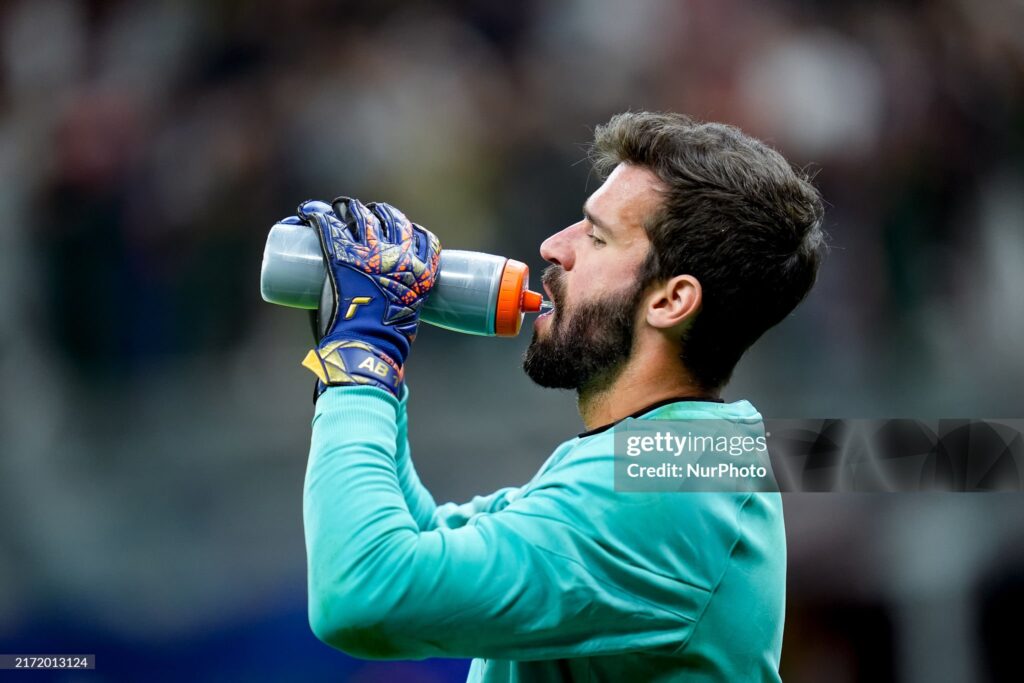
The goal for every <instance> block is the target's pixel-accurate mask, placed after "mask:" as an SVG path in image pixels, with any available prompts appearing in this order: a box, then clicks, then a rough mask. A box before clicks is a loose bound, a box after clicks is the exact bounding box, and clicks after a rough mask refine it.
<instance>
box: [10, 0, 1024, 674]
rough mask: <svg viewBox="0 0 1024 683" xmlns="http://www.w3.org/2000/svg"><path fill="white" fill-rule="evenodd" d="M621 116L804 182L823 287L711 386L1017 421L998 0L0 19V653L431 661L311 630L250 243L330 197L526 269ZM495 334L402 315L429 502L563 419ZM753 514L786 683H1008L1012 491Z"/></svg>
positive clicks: (1016, 549)
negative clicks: (779, 626)
mask: <svg viewBox="0 0 1024 683" xmlns="http://www.w3.org/2000/svg"><path fill="white" fill-rule="evenodd" d="M627 108H631V109H659V110H676V111H682V112H686V113H690V114H692V115H694V116H697V117H700V118H706V119H714V120H720V121H725V122H729V123H734V124H737V125H739V126H741V127H743V128H744V129H745V130H746V131H748V132H750V133H752V134H755V135H758V136H762V137H764V138H765V139H766V140H768V141H769V142H771V143H772V144H774V145H776V146H777V147H778V148H780V149H781V150H782V151H783V152H784V153H785V154H786V155H787V157H789V158H790V159H791V160H793V161H794V162H796V163H797V164H799V165H801V166H803V165H810V168H811V169H817V170H818V171H819V172H818V175H817V182H818V184H819V185H820V187H821V189H822V191H823V193H824V195H825V197H826V198H827V200H828V202H829V205H830V206H829V211H828V218H827V226H826V227H827V230H828V232H829V233H830V235H831V242H832V245H833V248H832V251H831V253H830V255H829V256H828V258H827V260H826V262H825V264H824V267H823V269H822V272H821V278H820V281H819V284H818V286H817V288H816V289H815V290H814V292H813V293H812V295H811V297H810V298H809V300H808V301H807V302H806V303H805V304H804V305H803V306H802V307H801V308H800V309H799V311H798V312H797V313H796V314H794V315H793V316H791V317H790V318H789V319H788V320H787V321H785V323H784V324H783V325H781V326H780V327H779V328H777V329H775V330H773V331H771V332H770V333H769V334H768V335H767V336H766V337H765V338H764V339H763V340H762V341H761V342H760V343H759V344H758V346H757V348H756V350H755V351H754V352H752V353H751V354H749V356H748V357H747V358H746V359H745V360H744V361H743V362H742V364H741V366H740V367H739V369H738V371H737V374H736V378H735V381H734V382H733V384H732V385H731V386H730V388H729V389H728V391H727V393H726V397H727V398H729V399H735V398H739V397H745V398H749V399H750V400H751V401H753V403H754V404H755V405H757V406H758V407H759V408H760V409H761V411H762V412H763V413H764V414H765V415H767V416H775V417H829V416H832V417H886V416H894V417H942V416H953V417H1020V416H1021V415H1022V414H1024V412H1022V410H1024V394H1022V391H1021V382H1022V379H1024V354H1021V351H1020V344H1021V341H1020V340H1021V339H1022V337H1024V306H1022V303H1021V292H1022V291H1024V275H1022V271H1021V263H1024V229H1022V228H1024V10H1022V6H1021V5H1020V3H1017V2H998V1H996V0H937V1H935V2H912V1H905V2H896V3H885V2H859V3H841V2H821V3H812V2H780V1H774V2H764V1H757V0H701V1H698V2H672V1H668V0H644V1H642V2H641V1H634V2H613V1H612V0H597V1H583V0H575V1H572V2H540V1H529V2H515V3H512V2H508V3H501V2H485V1H483V0H479V1H477V0H462V1H459V2H443V3H442V2H433V3H431V2H410V3H398V2H359V3H344V2H338V3H330V2H322V1H317V0H300V1H293V2H225V1H220V2H201V1H199V0H193V1H191V2H187V1H179V2H171V1H163V2H160V1H144V2H128V1H123V2H105V1H99V0H93V1H82V2H77V1H74V0H35V1H31V2H30V1H21V2H5V3H3V4H2V6H0V209H2V216H3V219H2V225H0V378H2V381H0V586H3V588H2V590H0V652H5V653H15V652H26V653H46V652H74V653H84V652H89V653H96V654H98V655H99V662H100V667H99V669H98V670H97V671H96V672H93V673H90V674H79V675H66V676H55V677H54V678H55V679H56V680H65V681H78V680H83V681H84V680H90V681H92V680H103V681H115V680H141V679H142V678H145V680H152V681H164V680H166V681H177V680H199V681H206V680H209V681H214V680H218V681H219V680H349V681H371V680H406V681H422V682H428V681H429V682H439V681H450V680H462V677H463V676H464V672H465V670H466V662H460V661H432V662H423V663H395V664H380V663H377V664H371V663H364V662H359V661H356V660H352V659H349V658H347V657H346V656H344V655H342V654H340V653H336V652H334V651H332V650H330V649H328V648H327V647H326V646H323V645H321V644H319V643H318V642H317V641H316V640H315V639H314V638H313V636H312V635H311V634H310V632H309V630H308V628H307V625H306V616H305V575H304V571H305V563H304V551H303V543H302V533H301V507H300V496H301V487H302V476H303V468H304V463H305V451H306V448H307V444H308V434H309V431H308V430H309V418H310V415H311V404H310V398H311V386H310V384H311V379H312V378H311V377H310V376H309V374H308V373H307V372H305V371H304V370H302V369H301V368H300V367H299V365H298V362H299V360H300V359H301V357H302V355H303V353H304V351H305V349H306V348H307V346H308V342H309V340H308V337H307V335H308V331H307V328H306V324H305V320H304V318H303V316H302V315H301V314H300V313H298V312H296V311H292V310H286V309H281V308H276V307H272V306H269V305H266V304H264V303H263V302H262V301H261V300H260V297H259V293H258V272H259V264H260V257H261V253H262V246H263V239H264V237H265V234H266V231H267V229H268V227H269V226H270V224H271V223H272V222H273V221H274V220H275V219H277V218H280V217H282V216H285V215H287V214H289V213H291V212H292V210H293V208H294V206H295V204H296V203H297V202H298V201H300V200H302V199H305V198H308V197H320V198H330V197H332V196H334V195H335V194H338V193H342V192H344V193H348V194H352V195H355V196H359V197H361V198H365V199H367V200H370V199H384V200H387V201H389V202H391V203H394V204H396V205H397V206H399V207H401V208H402V209H404V210H405V211H406V212H407V213H408V214H409V215H410V216H412V217H413V219H414V220H416V221H418V222H421V223H423V224H424V225H427V226H428V227H430V228H431V229H433V230H434V231H435V232H437V233H438V234H439V235H440V237H441V239H442V241H443V242H444V244H445V245H447V246H450V247H459V248H467V249H478V250H484V251H490V252H495V253H500V254H505V255H508V256H511V257H514V258H518V259H521V260H524V261H526V262H527V263H529V264H530V265H531V267H532V269H533V272H534V282H537V278H538V276H539V272H540V269H541V267H542V262H541V260H540V258H539V256H538V254H537V248H538V245H539V243H540V242H541V240H542V239H543V238H544V237H545V236H547V235H548V234H550V233H551V232H553V231H555V230H558V229H559V228H561V227H562V226H564V225H566V224H568V223H570V222H572V221H574V220H576V219H577V218H578V216H579V208H580V205H581V203H582V200H583V199H584V197H585V196H586V194H587V193H588V192H589V191H592V190H593V189H594V187H596V183H595V181H594V179H593V178H591V177H589V169H588V166H587V164H586V163H585V162H584V161H583V159H584V151H583V146H584V144H585V143H586V142H587V141H588V140H589V138H590V134H591V130H592V127H593V126H594V125H595V124H597V123H600V122H603V121H605V120H607V118H608V117H609V116H610V115H611V114H612V113H615V112H618V111H621V110H624V109H627ZM528 341H529V334H528V333H526V334H524V335H523V336H522V337H521V338H519V339H516V340H489V339H479V338H470V337H464V336H459V335H456V334H453V333H449V332H445V331H441V330H438V329H434V328H429V327H426V328H423V329H422V331H421V335H420V340H419V341H418V342H417V344H416V350H415V351H414V353H413V355H412V357H411V363H410V366H409V382H410V386H411V389H412V394H411V399H410V411H411V412H410V414H411V433H412V443H413V453H414V457H415V460H416V463H417V466H418V468H419V471H420V473H421V476H422V478H423V479H424V481H425V483H426V484H427V485H428V486H429V488H430V489H431V490H432V491H433V493H434V495H435V497H436V498H437V499H438V500H439V501H444V500H449V499H457V500H464V499H467V498H468V497H470V496H471V495H473V494H476V493H484V492H489V491H491V490H493V489H495V488H498V487H500V486H504V485H510V484H519V483H522V482H524V481H525V480H526V479H527V478H528V477H529V476H530V475H531V474H532V473H533V472H534V471H535V469H536V468H537V467H538V466H539V464H540V463H541V462H542V461H543V460H544V459H545V458H546V456H547V455H548V454H549V453H550V451H551V450H552V449H553V447H554V446H555V445H557V444H558V443H559V442H560V441H562V440H563V439H564V438H567V437H568V436H570V435H572V434H574V433H576V432H577V431H579V429H580V423H579V419H578V416H577V414H576V412H575V406H574V401H573V397H572V396H571V395H570V394H562V393H557V392H551V391H543V390H540V389H537V388H535V387H534V386H532V385H531V384H530V382H529V381H528V380H527V379H526V378H525V376H523V375H522V373H521V371H520V369H519V357H520V355H521V353H522V351H523V349H524V347H525V345H526V344H527V343H528ZM785 508H786V518H787V529H788V546H789V557H790V575H789V587H788V601H789V610H788V620H787V632H786V640H785V649H784V653H783V675H784V678H785V679H786V680H787V681H790V682H791V683H797V682H802V681H825V680H827V681H839V682H841V681H854V680H871V681H905V682H917V681H938V680H943V681H971V680H1009V679H1010V676H1011V675H1013V672H1014V671H1015V670H1017V669H1019V665H1018V663H1017V662H1018V658H1017V652H1016V644H1015V640H1016V636H1015V633H1014V632H1013V631H1012V630H1005V629H1006V628H1007V626H1006V625H1007V623H1008V622H1007V621H1005V617H1007V616H1012V617H1016V615H1018V614H1019V613H1020V610H1021V608H1022V607H1024V578H1022V577H1024V551H1022V549H1024V545H1022V544H1021V541H1022V540H1024V515H1022V513H1024V498H1022V497H1020V496H1019V495H1013V494H989V495H982V494H978V495H971V494H917V495H909V494H908V495H899V494H891V495H841V494H818V495H811V494H792V495H787V497H786V499H785ZM1001 619H1003V620H1002V621H1001ZM38 678H39V680H43V679H44V677H43V676H39V677H38ZM1015 680H1016V679H1015Z"/></svg>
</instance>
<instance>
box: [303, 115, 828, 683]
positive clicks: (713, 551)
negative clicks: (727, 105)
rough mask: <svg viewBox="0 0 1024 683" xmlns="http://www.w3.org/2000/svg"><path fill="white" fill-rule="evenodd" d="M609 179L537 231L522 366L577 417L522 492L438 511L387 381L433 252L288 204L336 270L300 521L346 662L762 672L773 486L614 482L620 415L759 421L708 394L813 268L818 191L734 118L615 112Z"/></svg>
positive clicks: (771, 634)
mask: <svg viewBox="0 0 1024 683" xmlns="http://www.w3.org/2000/svg"><path fill="white" fill-rule="evenodd" d="M595 138H596V139H595V143H594V148H593V149H594V159H595V163H596V167H597V169H598V170H599V171H600V172H601V173H602V174H604V173H607V176H606V179H605V181H604V184H603V185H601V187H600V188H599V189H598V190H597V191H596V192H594V194H593V195H591V196H590V197H589V198H588V199H587V201H586V204H585V205H584V211H583V217H582V219H581V220H580V221H579V222H577V223H575V224H573V225H571V226H569V227H567V228H565V229H564V230H562V231H561V232H558V233H556V234H555V235H552V236H551V237H549V238H548V239H547V240H546V241H545V242H544V243H543V244H542V245H541V255H542V256H543V257H544V258H545V259H547V260H548V261H549V262H551V264H552V265H551V266H550V267H549V268H548V269H547V270H546V271H545V273H544V278H543V280H544V285H545V289H546V290H547V292H548V294H549V296H550V297H551V299H552V301H553V303H554V304H555V309H554V312H553V313H549V314H546V315H543V316H541V317H540V318H538V319H537V321H536V322H535V325H534V338H533V341H532V343H531V345H530V347H529V350H528V351H527V353H526V357H525V362H524V367H525V370H526V372H527V373H528V374H529V376H530V377H531V378H533V379H534V380H535V381H536V382H537V383H538V384H541V385H542V386H547V387H560V388H567V389H575V390H576V391H577V392H578V397H579V409H580V414H581V416H582V418H583V422H584V423H585V425H586V428H587V430H588V431H586V432H584V433H583V434H580V435H579V436H577V437H574V438H572V439H570V440H568V441H566V442H565V443H563V444H562V445H561V446H559V447H558V448H557V449H556V450H555V452H554V453H553V454H552V455H551V457H550V458H549V460H548V461H547V462H546V463H545V465H544V466H543V467H542V468H541V470H540V471H539V472H538V473H537V475H536V476H535V477H534V478H533V479H532V480H531V481H530V482H529V483H527V484H526V485H525V486H523V487H521V488H505V489H502V490H500V491H497V492H496V493H493V494H491V495H489V496H486V497H477V498H474V499H473V500H472V501H471V502H469V503H466V504H464V505H455V504H452V503H449V504H447V505H442V506H437V505H435V503H434V500H433V498H432V497H431V496H430V494H429V493H428V492H427V491H426V490H425V489H424V488H423V486H422V485H421V484H420V481H419V479H418V477H417V476H416V472H415V469H414V468H413V464H412V461H411V459H410V454H409V444H408V440H407V437H406V424H407V416H406V400H407V395H408V391H407V389H406V388H405V386H404V383H403V381H402V380H403V370H404V364H405V360H406V357H407V355H408V352H409V347H410V344H411V342H412V340H413V338H414V336H415V331H416V324H417V315H418V308H419V305H420V304H421V303H422V301H423V299H424V297H425V296H426V295H427V294H428V293H429V291H430V288H431V286H432V285H433V281H434V276H435V274H436V269H437V262H438V253H439V250H440V245H439V244H438V242H437V240H436V238H434V237H433V235H431V234H430V233H429V232H427V231H425V230H424V229H422V228H420V227H419V226H416V225H413V224H411V223H410V222H409V221H408V220H407V219H406V218H405V216H403V215H402V214H401V213H400V212H399V211H397V210H396V209H394V208H392V207H389V206H387V205H384V204H376V205H374V204H371V205H369V206H368V207H367V206H363V205H362V204H360V203H359V202H357V201H355V200H351V199H345V198H342V199H339V200H336V201H335V203H334V205H333V207H332V206H328V205H327V204H325V203H322V202H307V203H305V204H303V205H302V206H300V207H299V215H298V217H296V218H295V219H293V220H296V221H305V222H308V223H309V224H311V225H313V226H314V227H316V228H317V229H318V230H319V232H320V235H321V243H322V246H323V250H324V253H325V255H326V258H327V262H328V264H329V268H328V272H329V273H330V277H329V278H328V281H329V284H330V287H329V288H326V287H325V292H324V297H323V302H322V304H321V310H320V313H319V325H318V337H319V339H320V341H319V344H318V346H317V348H316V349H314V350H313V351H311V352H310V354H309V355H308V356H307V358H306V361H305V363H304V364H305V365H306V366H307V367H309V368H310V369H311V370H313V372H314V373H316V374H317V376H318V378H319V381H318V399H317V404H316V414H315V417H314V419H313V435H312V447H311V453H310V461H309V468H308V472H307V477H306V485H305V498H304V518H305V529H306V543H307V551H308V559H309V616H310V623H311V625H312V628H313V631H314V632H315V633H316V635H317V636H318V637H319V638H320V639H321V640H323V641H324V642H326V643H328V644H330V645H332V646H334V647H336V648H339V649H341V650H344V651H346V652H349V653H351V654H353V655H355V656H359V657H368V658H387V659H420V658H425V657H473V658H475V659H474V661H473V664H472V668H471V669H470V675H469V678H470V680H474V681H475V680H486V681H555V680H558V681H565V680H572V681H589V680H609V681H654V680H657V681H668V680H685V681H736V680H757V681H773V680H778V665H779V657H780V653H781V647H782V629H783V621H784V591H785V535H784V529H783V522H782V509H781V499H780V496H779V495H778V493H763V492H762V493H757V492H731V493H681V492H662V493H623V492H618V491H616V489H615V485H614V481H613V478H614V477H613V470H614V468H613V462H614V461H615V458H616V457H617V456H621V453H619V454H616V453H615V441H614V434H615V432H616V430H617V429H618V428H619V427H617V425H619V424H620V421H621V420H623V419H624V418H626V417H628V416H633V417H637V418H639V422H640V423H644V421H648V420H659V421H661V420H672V421H677V422H678V421H691V420H694V421H696V420H703V421H708V420H712V421H717V422H720V423H722V424H724V425H751V424H753V425H755V431H756V432H757V433H760V434H762V435H763V426H762V425H761V418H760V415H759V414H758V413H757V411H755V410H754V408H753V407H752V406H751V405H750V403H748V402H746V401H738V402H734V403H725V402H723V401H722V399H721V398H720V392H721V389H722V387H723V386H724V385H725V383H726V382H727V381H728V379H729V377H730V375H731V373H732V370H733V367H734V366H735V364H736V362H737V361H738V360H739V358H740V356H741V355H742V354H743V352H744V351H745V350H746V349H747V348H748V347H749V346H750V345H751V344H752V343H753V342H754V341H755V340H756V339H757V338H758V337H759V336H760V335H761V334H762V333H763V332H764V331H765V330H766V329H768V328H769V327H771V326H773V325H775V324H776V323H778V322H779V321H780V320H782V318H783V317H785V316H786V315H787V314H788V313H789V312H790V311H791V310H792V309H793V308H794V307H795V306H796V305H797V304H798V303H799V302H800V301H801V299H803V297H804V296H805V295H806V294H807V292H808V290H809V289H810V288H811V285H812V284H813V282H814V279H815V274H816V271H817V267H818V260H819V255H818V251H819V247H820V245H821V243H822V233H821V221H822V203H821V199H820V197H819V195H818V193H817V191H816V190H815V189H814V188H813V186H812V185H811V184H810V183H809V181H808V180H807V179H806V178H805V177H803V176H802V175H801V174H800V173H797V172H795V171H794V170H793V169H792V168H791V167H790V165H789V164H788V163H787V162H786V161H785V160H784V159H783V158H782V157H781V156H780V155H779V154H778V153H777V152H775V151H773V150H771V149H770V148H768V147H767V146H765V145H764V144H762V143H760V142H758V141H756V140H753V139H751V138H749V137H747V136H745V135H744V134H742V133H741V132H740V131H738V130H737V129H735V128H732V127H729V126H725V125H721V124H714V123H696V122H694V121H691V120H690V119H688V118H686V117H683V116H679V115H674V114H652V113H627V114H621V115H619V116H616V117H614V118H613V119H612V120H611V121H610V122H609V123H608V124H607V125H605V126H601V127H599V128H598V129H597V131H596V135H595Z"/></svg>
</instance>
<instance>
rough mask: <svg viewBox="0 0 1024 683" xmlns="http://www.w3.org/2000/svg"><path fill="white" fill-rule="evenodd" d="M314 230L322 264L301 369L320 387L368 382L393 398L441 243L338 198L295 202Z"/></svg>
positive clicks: (386, 210) (383, 211)
mask: <svg viewBox="0 0 1024 683" xmlns="http://www.w3.org/2000/svg"><path fill="white" fill-rule="evenodd" d="M286 221H287V222H296V223H298V222H302V223H306V224H308V225H310V226H311V227H313V228H314V229H316V230H317V233H318V234H319V235H320V247H321V249H322V250H323V254H324V261H325V263H326V266H327V279H326V282H325V283H324V289H323V292H322V294H321V297H320V308H319V310H318V311H317V316H316V323H315V330H316V336H317V340H318V343H317V347H316V348H315V349H313V350H312V351H310V352H309V354H307V355H306V358H305V360H304V361H303V362H302V364H303V365H304V366H305V367H307V368H309V369H310V370H311V371H312V372H313V373H314V374H315V375H316V376H317V377H318V378H319V382H318V383H317V392H316V395H317V396H319V395H320V394H321V393H323V391H324V389H325V388H326V387H328V386H337V385H370V386H377V387H380V388H382V389H385V390H387V391H390V392H391V393H392V394H394V395H395V396H400V395H401V387H402V378H403V376H404V365H405V359H406V357H407V356H408V355H409V348H410V345H411V343H412V341H413V339H415V337H416V326H417V325H418V323H419V309H420V306H421V305H422V304H423V301H424V300H425V299H426V296H427V294H428V293H429V292H430V290H431V288H432V287H433V286H434V281H435V279H436V276H437V267H438V261H439V259H440V254H441V243H440V242H439V241H438V239H437V237H435V236H434V234H433V233H431V232H430V231H429V230H426V229H425V228H423V227H421V226H419V225H415V224H413V223H410V222H409V219H408V218H406V217H405V215H404V214H403V213H402V212H401V211H399V210H398V209H396V208H394V207H393V206H390V205H388V204H381V203H373V204H369V205H368V206H364V205H363V204H362V203H361V202H360V201H359V200H356V199H350V198H348V197H338V198H337V199H335V200H334V202H333V206H330V205H328V204H326V203H325V202H319V201H307V202H303V203H302V204H300V205H299V208H298V216H295V217H292V218H290V219H286Z"/></svg>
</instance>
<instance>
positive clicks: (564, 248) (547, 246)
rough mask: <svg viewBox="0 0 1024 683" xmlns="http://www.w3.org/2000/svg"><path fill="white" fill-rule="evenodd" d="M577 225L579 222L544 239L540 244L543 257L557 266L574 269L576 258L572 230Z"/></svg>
mask: <svg viewBox="0 0 1024 683" xmlns="http://www.w3.org/2000/svg"><path fill="white" fill-rule="evenodd" d="M577 225H579V224H578V223H576V224H574V225H570V226H569V227H568V228H565V229H564V230H561V231H559V232H556V233H555V234H554V235H552V236H551V237H549V238H547V239H546V240H544V242H543V243H542V244H541V245H540V255H541V257H542V258H543V259H544V260H545V261H548V262H550V263H553V264H555V265H556V266H561V267H562V268H563V269H564V270H572V266H573V263H574V262H575V260H576V257H575V254H576V252H575V249H574V247H573V239H572V235H573V232H572V231H573V228H575V227H576V226H577Z"/></svg>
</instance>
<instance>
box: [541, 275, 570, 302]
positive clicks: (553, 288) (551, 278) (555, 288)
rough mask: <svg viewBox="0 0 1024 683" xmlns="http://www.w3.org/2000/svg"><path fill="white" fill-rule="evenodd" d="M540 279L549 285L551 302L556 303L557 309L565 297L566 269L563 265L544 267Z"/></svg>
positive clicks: (546, 285)
mask: <svg viewBox="0 0 1024 683" xmlns="http://www.w3.org/2000/svg"><path fill="white" fill-rule="evenodd" d="M540 281H541V282H542V283H543V284H544V286H545V287H547V289H548V292H549V293H550V294H551V303H553V304H555V308H556V310H557V308H558V307H559V306H560V304H561V303H562V300H563V299H564V297H565V269H563V268H562V266H556V265H550V266H548V267H547V268H545V269H544V273H543V274H542V275H541V277H540Z"/></svg>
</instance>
